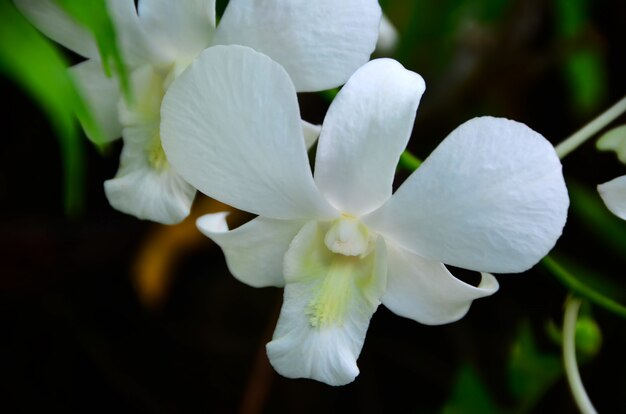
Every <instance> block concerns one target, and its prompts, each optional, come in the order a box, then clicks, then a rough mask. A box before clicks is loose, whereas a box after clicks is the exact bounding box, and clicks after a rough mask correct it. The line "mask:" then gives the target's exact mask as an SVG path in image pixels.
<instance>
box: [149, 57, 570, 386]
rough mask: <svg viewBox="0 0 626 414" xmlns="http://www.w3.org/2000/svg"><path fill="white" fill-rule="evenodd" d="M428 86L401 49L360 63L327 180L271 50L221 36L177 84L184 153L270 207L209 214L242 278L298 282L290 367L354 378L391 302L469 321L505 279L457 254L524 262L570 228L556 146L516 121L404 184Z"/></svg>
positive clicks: (200, 183) (419, 313)
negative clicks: (464, 273) (469, 273)
mask: <svg viewBox="0 0 626 414" xmlns="http://www.w3.org/2000/svg"><path fill="white" fill-rule="evenodd" d="M229 68H239V69H238V70H229ZM424 89H425V86H424V81H423V80H422V78H421V77H420V76H419V75H418V74H416V73H413V72H410V71H408V70H406V69H404V68H403V67H402V66H401V65H400V64H399V63H397V62H396V61H394V60H390V59H378V60H373V61H371V62H369V63H367V64H366V65H365V66H363V67H362V68H360V69H359V70H358V71H357V72H356V73H355V74H354V75H353V76H352V77H351V78H350V80H349V81H348V82H347V84H346V85H345V86H344V87H343V89H342V90H341V91H340V92H339V94H338V95H337V97H336V98H335V100H334V101H333V103H332V105H331V106H330V109H329V110H328V114H327V115H326V119H325V121H324V123H323V126H322V132H321V135H320V138H319V142H318V148H317V155H316V159H315V177H313V175H312V173H311V169H310V167H309V160H308V158H307V152H306V149H305V146H304V143H303V140H302V139H298V138H301V137H302V129H301V128H300V114H299V109H298V102H297V98H296V89H295V88H294V86H293V84H292V83H291V81H290V79H289V76H288V75H287V73H286V72H285V70H284V69H283V68H282V67H281V66H280V65H278V64H277V63H275V62H274V61H272V60H271V59H270V58H268V57H267V56H264V55H262V54H259V53H257V52H255V51H253V50H251V49H249V48H245V47H239V46H229V47H216V48H211V49H209V50H206V51H205V52H203V53H202V54H201V55H200V57H199V58H198V59H197V60H196V61H195V62H194V63H193V64H192V66H191V67H190V68H189V69H188V70H187V71H186V72H185V73H184V74H183V75H181V77H180V78H179V79H178V80H177V81H176V83H175V84H174V85H172V87H171V88H170V89H169V90H168V92H167V94H166V96H165V100H164V103H163V108H162V123H161V131H162V135H163V148H164V149H165V152H166V154H167V156H168V159H169V160H170V162H171V163H172V165H174V167H175V168H176V169H177V170H178V171H179V172H180V174H181V175H182V176H183V177H184V178H185V179H186V180H187V181H188V182H190V183H191V184H193V185H194V186H196V187H197V188H198V189H199V190H200V191H202V192H204V193H205V194H207V195H209V196H211V197H213V198H215V199H217V200H220V201H222V202H225V203H228V204H230V205H232V206H234V207H236V208H239V209H241V210H245V211H249V212H251V213H254V214H258V215H259V217H257V218H255V219H254V220H252V221H250V222H248V223H246V224H244V225H243V226H241V227H238V228H236V229H234V230H231V231H229V230H228V226H227V223H226V221H225V216H226V214H213V215H208V216H204V217H202V218H200V219H199V220H198V223H197V224H198V227H199V229H200V230H201V231H202V232H203V233H204V234H205V235H207V236H208V237H210V238H211V239H213V240H214V241H215V242H216V243H217V244H218V245H220V246H221V248H222V250H223V251H224V254H225V256H226V261H227V263H228V266H229V268H230V270H231V272H232V273H233V275H234V276H235V277H236V278H237V279H239V280H241V281H242V282H244V283H247V284H249V285H251V286H255V287H262V286H284V287H285V292H284V302H283V306H282V311H281V313H280V318H279V321H278V325H277V327H276V331H275V332H274V337H273V340H272V341H271V342H270V343H269V344H268V345H267V352H268V355H269V359H270V361H271V363H272V365H273V366H274V368H275V369H276V370H277V371H278V372H279V373H280V374H282V375H284V376H287V377H290V378H296V377H306V378H313V379H316V380H319V381H323V382H325V383H327V384H331V385H341V384H346V383H349V382H351V381H353V380H354V378H355V377H356V376H357V374H358V372H359V370H358V368H357V365H356V360H357V358H358V355H359V353H360V351H361V347H362V345H363V341H364V338H365V334H366V330H367V327H368V324H369V320H370V318H371V317H372V314H373V313H374V311H375V310H376V308H377V307H378V305H379V304H380V303H383V304H384V305H385V306H387V307H388V308H389V309H391V310H392V311H393V312H395V313H396V314H398V315H401V316H405V317H407V318H411V319H414V320H416V321H418V322H421V323H425V324H432V325H435V324H444V323H448V322H452V321H456V320H458V319H460V318H462V317H463V316H464V315H465V313H466V312H467V311H468V309H469V307H470V304H471V302H472V301H473V300H474V299H477V298H480V297H484V296H488V295H491V294H493V293H494V292H495V291H496V290H497V289H498V283H497V282H496V280H495V278H494V277H493V276H492V275H490V274H487V273H483V274H482V281H481V282H480V284H479V285H478V286H477V287H475V286H471V285H469V284H466V283H464V282H462V281H460V280H459V279H457V278H455V277H454V276H453V275H452V274H451V273H450V272H449V271H448V270H447V269H446V267H445V266H444V264H443V263H447V264H450V265H454V266H459V267H463V268H466V269H471V270H475V271H481V272H502V273H509V272H521V271H524V270H526V269H528V268H530V267H531V266H533V265H534V264H535V263H536V262H537V261H538V260H539V259H540V258H542V257H543V256H544V255H545V254H547V252H548V251H549V250H550V249H551V248H552V247H553V246H554V244H555V242H556V240H557V239H558V237H559V235H560V234H561V231H562V228H563V226H564V223H565V219H566V214H567V207H568V204H569V200H568V196H567V191H566V188H565V183H564V180H563V176H562V172H561V163H560V161H559V159H558V157H557V155H556V153H555V151H554V148H553V147H552V146H551V145H550V143H549V142H548V141H546V140H545V139H544V138H543V137H542V136H541V135H539V134H538V133H536V132H534V131H532V130H531V129H529V128H528V127H526V126H525V125H523V124H520V123H517V122H514V121H510V120H506V119H499V118H491V117H485V118H476V119H473V120H471V121H468V122H467V123H465V124H463V125H461V126H460V127H459V128H457V129H456V130H455V131H454V132H452V133H451V134H450V135H449V136H448V137H447V138H446V139H445V140H444V141H443V142H442V143H441V145H439V147H438V148H437V149H436V150H435V151H434V152H433V153H432V154H431V155H430V156H429V157H428V159H427V160H426V161H425V162H424V163H423V164H422V166H421V167H420V168H419V169H418V170H417V171H416V172H415V173H413V174H412V175H411V176H410V177H409V178H408V179H407V180H406V181H405V182H404V183H403V184H402V185H401V186H400V188H399V189H398V190H397V191H396V192H395V194H393V196H392V182H393V178H394V173H395V168H396V165H397V162H398V160H399V157H400V154H401V153H402V151H403V149H404V148H405V146H406V144H407V142H408V140H409V136H410V134H411V129H412V126H413V121H414V118H415V111H416V109H417V106H418V103H419V100H420V98H421V95H422V93H423V92H424Z"/></svg>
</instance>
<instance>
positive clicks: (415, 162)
mask: <svg viewBox="0 0 626 414" xmlns="http://www.w3.org/2000/svg"><path fill="white" fill-rule="evenodd" d="M420 165H422V161H421V160H420V159H419V158H417V157H416V156H415V155H413V154H411V153H410V152H409V151H406V150H405V151H404V152H403V153H402V155H400V161H399V162H398V167H399V168H402V169H405V170H407V171H410V172H413V171H415V170H417V169H418V168H419V166H420Z"/></svg>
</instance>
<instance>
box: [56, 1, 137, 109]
mask: <svg viewBox="0 0 626 414" xmlns="http://www.w3.org/2000/svg"><path fill="white" fill-rule="evenodd" d="M56 2H57V3H58V4H59V6H61V7H62V8H63V9H64V10H65V12H66V13H67V14H69V15H70V16H72V17H73V18H74V19H75V20H76V21H77V22H78V23H80V24H81V25H83V26H85V27H86V28H87V29H89V31H90V32H91V33H92V34H93V36H94V38H95V39H96V44H97V45H98V50H99V51H100V56H101V58H102V66H103V68H104V71H105V73H106V74H107V75H108V76H111V75H112V74H113V73H115V75H117V77H118V79H119V80H120V85H121V88H122V91H123V93H124V95H125V98H126V100H127V101H129V102H130V101H131V100H132V96H131V89H130V82H129V78H128V71H127V69H126V65H125V63H124V59H123V57H122V53H121V52H120V49H119V46H118V42H117V34H116V32H115V27H114V25H113V22H112V21H111V17H110V16H109V12H108V9H107V5H106V0H89V1H85V0H56ZM111 68H113V70H112V69H111Z"/></svg>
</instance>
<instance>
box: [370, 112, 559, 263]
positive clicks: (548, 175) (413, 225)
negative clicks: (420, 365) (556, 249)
mask: <svg viewBox="0 0 626 414" xmlns="http://www.w3.org/2000/svg"><path fill="white" fill-rule="evenodd" d="M568 205H569V199H568V195H567V189H566V187H565V182H564V180H563V174H562V172H561V162H560V161H559V159H558V157H557V155H556V153H555V151H554V148H553V147H552V145H550V143H549V142H548V141H546V140H545V139H544V138H543V137H542V136H541V135H540V134H538V133H536V132H534V131H533V130H531V129H530V128H528V127H527V126H525V125H524V124H520V123H518V122H515V121H510V120H506V119H502V118H491V117H484V118H475V119H472V120H470V121H468V122H466V123H464V124H463V125H461V126H460V127H458V128H457V129H456V130H454V131H453V132H452V133H451V134H450V135H449V136H448V137H447V138H446V139H445V140H444V141H443V142H442V143H441V144H440V145H439V147H437V149H435V151H433V153H432V154H431V155H430V156H429V157H428V159H427V160H426V161H425V162H424V163H423V164H422V166H421V167H420V168H419V169H418V170H417V171H416V172H414V173H413V174H412V175H411V176H410V177H409V178H408V179H407V180H406V181H405V182H404V184H403V185H402V186H401V187H400V188H399V189H398V191H397V192H396V193H395V194H394V195H393V197H392V198H391V199H390V200H389V201H388V202H387V204H385V205H384V206H382V207H381V208H380V209H379V210H377V211H375V212H374V213H372V214H371V215H370V216H368V217H365V218H363V221H364V223H366V224H367V225H369V226H371V227H372V228H373V229H377V230H378V231H380V232H381V233H382V234H383V235H384V236H385V238H388V239H389V240H392V241H394V242H395V243H396V244H398V245H400V246H402V247H404V248H406V249H408V250H410V251H412V252H413V253H416V254H418V255H420V256H422V257H424V258H427V259H430V260H435V261H440V262H443V263H446V264H450V265H453V266H458V267H462V268H466V269H471V270H476V271H484V272H495V273H513V272H521V271H524V270H526V269H528V268H530V267H531V266H533V265H534V264H536V263H537V262H538V261H539V260H540V259H541V258H542V257H543V256H545V255H546V254H547V253H548V252H549V251H550V249H551V248H552V247H553V246H554V244H555V243H556V240H557V239H558V238H559V236H560V235H561V232H562V229H563V226H564V224H565V219H566V216H567V207H568Z"/></svg>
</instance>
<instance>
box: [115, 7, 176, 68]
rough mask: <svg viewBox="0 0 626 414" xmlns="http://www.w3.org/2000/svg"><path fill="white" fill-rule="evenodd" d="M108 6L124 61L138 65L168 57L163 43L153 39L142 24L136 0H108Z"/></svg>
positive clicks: (131, 64)
mask: <svg viewBox="0 0 626 414" xmlns="http://www.w3.org/2000/svg"><path fill="white" fill-rule="evenodd" d="M107 7H108V10H109V15H110V16H111V20H112V21H113V24H114V25H115V30H116V32H115V33H116V35H117V37H118V43H119V45H120V49H121V52H122V54H123V56H124V63H126V64H127V65H130V66H137V65H141V64H146V63H155V62H161V61H164V60H165V59H166V58H165V57H164V56H163V52H162V50H161V49H162V48H161V45H160V44H159V43H158V42H156V41H155V40H154V39H151V38H150V35H149V34H148V33H146V31H145V30H144V28H143V27H142V25H141V24H140V22H139V16H137V9H136V8H135V2H134V0H107Z"/></svg>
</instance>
